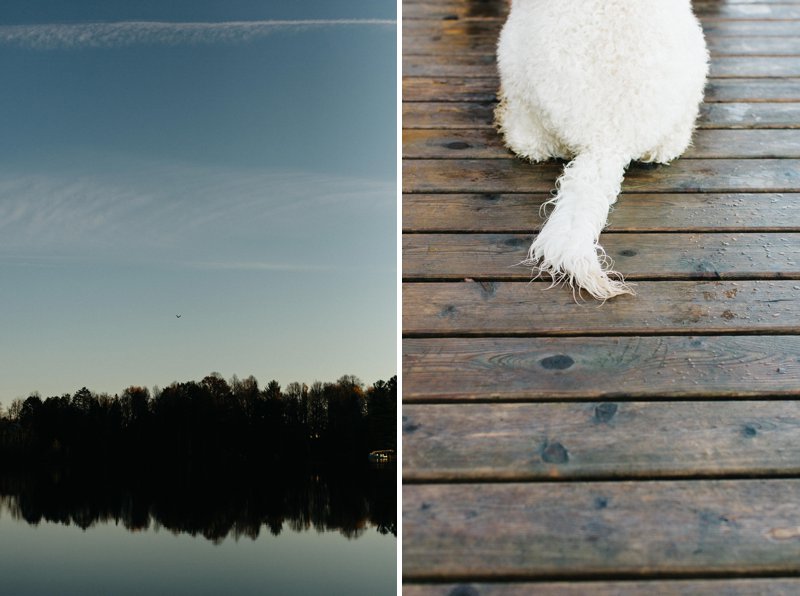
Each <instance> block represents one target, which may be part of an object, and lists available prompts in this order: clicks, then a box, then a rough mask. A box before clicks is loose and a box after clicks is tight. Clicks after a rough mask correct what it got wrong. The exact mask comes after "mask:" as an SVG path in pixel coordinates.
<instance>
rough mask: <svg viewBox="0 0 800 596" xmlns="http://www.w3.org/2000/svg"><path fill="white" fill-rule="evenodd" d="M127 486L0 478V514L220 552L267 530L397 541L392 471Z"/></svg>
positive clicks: (158, 480) (75, 476) (128, 480)
mask: <svg viewBox="0 0 800 596" xmlns="http://www.w3.org/2000/svg"><path fill="white" fill-rule="evenodd" d="M176 476H181V475H176V474H175V473H174V471H172V472H171V473H170V474H155V475H154V474H144V473H138V474H135V475H129V476H124V475H122V474H118V473H116V474H112V475H110V476H106V477H104V478H103V479H102V481H98V480H97V479H96V478H93V476H92V475H91V474H89V473H82V472H76V471H70V472H69V473H65V472H61V473H51V474H41V475H36V476H30V475H29V476H19V475H15V476H0V509H5V510H6V511H7V512H8V513H10V515H11V517H13V518H14V519H17V520H24V521H25V522H27V523H28V524H31V525H38V524H39V523H41V522H43V521H44V522H52V523H61V524H74V525H77V526H79V527H80V528H83V529H84V530H85V529H88V528H91V527H92V526H94V525H96V524H106V523H112V522H113V523H114V524H117V525H119V524H121V525H122V526H123V527H124V528H126V529H127V530H129V531H131V532H136V531H142V530H148V529H151V528H152V529H159V528H165V529H167V530H169V531H170V532H172V533H174V534H182V533H186V534H190V535H191V536H203V537H204V538H206V539H208V540H210V541H212V542H214V543H217V544H218V543H221V542H222V541H223V540H225V539H226V538H228V537H232V538H234V539H236V540H238V539H239V538H241V537H247V538H251V539H256V538H257V537H258V536H259V535H260V533H261V531H262V527H264V526H266V528H267V529H268V530H269V532H270V533H271V534H273V535H275V536H277V535H278V534H280V533H281V531H283V530H284V529H285V528H288V529H290V530H292V531H295V532H303V531H307V530H310V529H312V528H313V529H314V530H316V531H317V532H330V531H337V532H339V533H340V534H342V535H344V536H346V537H347V538H350V539H354V538H358V537H359V536H361V535H363V534H364V533H365V532H367V531H369V530H370V529H371V528H375V529H377V531H378V532H380V533H381V534H389V533H391V534H392V535H395V536H396V535H397V511H396V509H397V494H396V482H395V480H396V477H395V467H394V465H392V466H388V467H386V468H369V469H368V468H366V467H364V468H360V469H359V470H358V471H356V472H353V471H352V470H350V471H341V470H334V469H328V470H319V471H314V472H305V473H290V472H287V473H281V474H279V475H270V474H268V473H265V474H264V475H263V476H261V477H250V478H245V479H242V476H241V475H240V474H238V475H233V474H229V475H226V474H222V473H220V474H212V473H208V472H205V473H203V474H202V475H198V474H196V473H195V474H191V475H188V474H183V475H182V476H183V477H182V478H180V479H176Z"/></svg>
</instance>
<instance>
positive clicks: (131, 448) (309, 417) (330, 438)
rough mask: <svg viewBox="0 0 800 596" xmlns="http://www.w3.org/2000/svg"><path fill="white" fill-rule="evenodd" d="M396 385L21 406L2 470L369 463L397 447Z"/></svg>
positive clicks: (238, 385) (234, 389)
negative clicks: (372, 454) (65, 466)
mask: <svg viewBox="0 0 800 596" xmlns="http://www.w3.org/2000/svg"><path fill="white" fill-rule="evenodd" d="M396 405H397V377H392V378H391V379H389V380H388V381H378V382H376V383H374V384H373V385H372V386H370V387H368V388H365V387H364V386H363V384H362V383H361V381H359V379H357V378H356V377H354V376H350V375H346V376H343V377H341V378H340V379H339V380H338V381H336V382H335V383H320V382H316V383H313V384H312V385H311V386H308V385H306V384H301V383H290V384H289V385H287V386H286V387H285V388H281V386H280V384H279V383H278V382H277V381H270V382H269V383H268V384H267V386H266V387H264V388H263V389H261V388H259V385H258V381H257V380H256V379H255V378H254V377H253V376H250V377H247V378H246V379H238V378H236V377H234V378H233V379H231V380H230V382H228V381H226V380H225V379H224V378H223V377H222V376H221V375H219V374H217V373H212V374H210V375H208V376H207V377H205V378H204V379H202V380H201V381H199V382H197V381H188V382H185V383H173V384H172V385H170V386H169V387H166V388H164V389H162V390H158V389H154V390H153V392H152V394H151V392H150V391H149V390H148V389H147V388H145V387H136V386H132V387H128V388H127V389H125V390H124V391H123V392H122V393H121V394H119V395H113V396H111V395H108V394H96V393H94V392H92V391H90V390H89V389H87V388H85V387H84V388H83V389H80V390H79V391H77V392H75V393H74V394H73V395H69V394H65V395H61V396H53V397H47V398H45V399H42V398H41V397H40V396H39V395H36V394H34V395H31V396H30V397H28V398H27V399H25V400H15V401H14V402H13V403H12V404H11V406H10V407H9V408H8V410H7V411H6V412H4V413H3V414H2V416H0V469H9V468H14V467H27V466H29V465H31V464H32V463H35V462H38V463H43V464H51V465H55V464H70V465H75V464H88V465H91V466H94V465H98V464H103V463H107V464H115V465H116V464H125V465H126V466H130V467H136V466H148V467H151V466H157V467H159V468H165V467H174V468H175V469H176V470H177V469H180V470H186V469H187V468H189V469H191V470H198V469H205V468H214V467H216V468H219V467H220V466H222V467H225V468H226V469H232V468H238V467H240V466H244V467H248V468H252V467H254V466H256V467H259V468H260V469H262V470H263V471H270V470H271V469H279V468H280V467H282V466H295V465H298V464H302V463H315V462H322V463H331V462H333V463H338V462H344V463H347V462H364V461H366V457H367V454H368V453H369V452H370V451H372V450H378V449H394V448H395V447H396V445H395V442H396V430H395V429H396V411H397V410H396Z"/></svg>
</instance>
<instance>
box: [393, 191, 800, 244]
mask: <svg viewBox="0 0 800 596" xmlns="http://www.w3.org/2000/svg"><path fill="white" fill-rule="evenodd" d="M550 198H552V196H551V195H550V194H524V193H521V194H495V193H488V194H406V195H403V229H404V231H406V232H416V233H421V232H471V233H472V232H485V233H503V232H506V233H518V234H529V233H531V232H533V231H534V230H537V229H539V227H540V226H541V224H542V218H541V217H540V215H539V208H540V207H541V205H542V203H544V202H545V201H547V200H549V199H550ZM770 230H773V231H800V194H796V193H786V194H782V193H749V194H748V193H743V194H717V193H701V194H697V193H682V194H670V193H659V194H639V193H627V194H623V195H621V196H620V198H619V199H618V201H617V204H616V206H615V208H614V210H613V211H612V212H611V214H610V216H609V227H608V228H607V231H617V232H669V231H674V232H710V231H716V232H723V231H728V232H746V231H749V232H767V231H770Z"/></svg>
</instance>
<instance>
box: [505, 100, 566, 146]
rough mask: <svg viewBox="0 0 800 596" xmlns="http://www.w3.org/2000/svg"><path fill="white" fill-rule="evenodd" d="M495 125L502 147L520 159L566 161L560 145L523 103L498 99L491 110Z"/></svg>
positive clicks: (533, 112) (534, 113)
mask: <svg viewBox="0 0 800 596" xmlns="http://www.w3.org/2000/svg"><path fill="white" fill-rule="evenodd" d="M501 95H502V94H501ZM495 125H496V126H497V127H498V129H499V130H500V132H501V133H502V134H503V139H504V141H505V144H506V146H507V147H508V148H509V149H511V150H512V151H513V152H514V153H516V154H517V155H519V156H520V157H524V158H526V159H529V160H531V161H545V160H547V159H550V158H551V157H567V155H566V154H567V151H566V150H565V148H564V147H563V146H562V144H561V143H560V142H559V141H558V139H556V138H555V137H554V136H553V135H552V134H551V133H550V132H549V131H548V130H547V129H546V128H545V127H544V125H543V124H542V122H541V120H540V119H539V117H538V115H537V114H536V112H535V111H533V110H531V109H530V108H529V107H528V105H526V104H525V102H522V101H519V100H516V99H514V98H512V97H506V96H504V97H502V99H501V101H500V103H499V104H498V106H497V108H496V110H495Z"/></svg>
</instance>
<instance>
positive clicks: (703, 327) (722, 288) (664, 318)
mask: <svg viewBox="0 0 800 596" xmlns="http://www.w3.org/2000/svg"><path fill="white" fill-rule="evenodd" d="M521 252H522V253H524V252H525V249H524V247H523V248H522V250H521ZM696 266H697V267H698V268H701V267H713V266H715V263H713V262H712V261H709V262H699V263H697V265H696ZM620 268H621V269H622V270H623V271H625V269H624V267H620ZM473 275H475V274H474V273H473ZM549 286H550V284H549V283H546V282H536V283H525V282H470V281H466V282H461V283H449V282H448V283H445V282H443V283H436V284H431V283H405V284H403V330H404V333H406V334H408V335H411V336H430V335H462V336H467V335H531V336H534V335H569V334H572V335H614V334H616V333H625V334H630V335H633V334H637V335H640V334H648V333H800V282H798V281H769V282H768V281H713V282H705V281H704V282H695V281H670V282H638V283H637V284H636V291H637V294H638V295H637V296H628V295H626V296H619V297H617V298H615V299H613V300H610V301H608V302H606V303H605V304H604V305H602V307H601V306H599V305H598V304H597V303H595V302H590V303H585V302H580V301H578V302H576V301H575V299H574V297H573V293H572V292H571V291H569V289H566V288H554V289H550V290H548V289H547V288H548V287H549ZM773 372H774V371H773ZM798 388H799V389H800V385H799V386H798Z"/></svg>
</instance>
